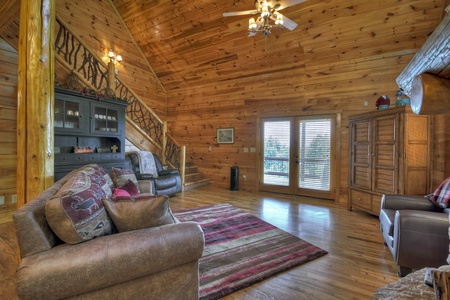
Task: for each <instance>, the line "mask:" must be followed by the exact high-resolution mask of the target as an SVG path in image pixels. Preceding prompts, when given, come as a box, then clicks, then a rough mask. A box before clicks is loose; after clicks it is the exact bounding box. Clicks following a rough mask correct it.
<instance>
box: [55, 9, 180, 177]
mask: <svg viewBox="0 0 450 300" xmlns="http://www.w3.org/2000/svg"><path fill="white" fill-rule="evenodd" d="M56 21H57V22H56V27H57V28H56V37H55V53H56V54H57V56H56V58H57V59H58V61H59V62H60V63H62V64H63V65H64V66H65V67H66V68H67V69H68V70H72V71H74V72H75V73H76V74H77V75H78V76H79V77H80V79H81V81H82V82H83V84H86V85H88V86H89V87H90V88H92V89H94V90H95V91H106V88H107V81H108V80H107V79H108V78H107V74H108V66H107V65H106V63H105V62H104V61H103V60H102V59H101V58H100V57H98V56H97V55H96V54H95V53H93V52H91V51H90V49H89V47H88V46H87V45H86V44H85V43H84V42H83V41H82V40H81V39H80V38H79V37H78V36H77V35H76V34H75V33H74V32H73V31H71V30H70V29H69V27H68V26H67V25H66V24H65V23H64V21H62V20H61V19H60V18H58V17H57V18H56ZM116 79H117V85H116V89H115V92H116V97H117V98H119V99H122V100H125V101H127V102H128V106H127V109H126V116H127V118H128V120H131V121H132V122H133V123H134V124H135V125H137V127H138V128H140V130H141V132H142V133H144V134H145V135H147V137H148V138H149V140H150V141H151V142H152V143H153V144H154V145H155V146H156V147H158V148H159V149H161V150H162V153H163V156H164V160H165V161H166V162H168V163H169V164H171V165H172V166H174V167H176V168H179V169H180V170H181V174H182V181H183V183H184V157H185V147H181V146H180V145H179V144H178V143H176V141H175V140H174V139H173V137H171V136H169V135H167V134H166V130H165V127H166V126H165V122H163V121H162V120H161V119H160V118H158V116H157V115H156V114H155V113H154V112H153V111H152V110H151V109H150V108H149V107H147V105H145V103H144V102H143V101H141V100H140V99H139V97H138V96H137V95H136V94H135V93H134V92H133V91H132V90H131V89H130V88H128V87H127V86H126V84H125V83H124V82H122V81H121V80H120V79H119V78H116Z"/></svg>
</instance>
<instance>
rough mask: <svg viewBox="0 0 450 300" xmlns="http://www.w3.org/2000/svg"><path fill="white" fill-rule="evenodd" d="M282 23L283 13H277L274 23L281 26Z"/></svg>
mask: <svg viewBox="0 0 450 300" xmlns="http://www.w3.org/2000/svg"><path fill="white" fill-rule="evenodd" d="M283 23H284V21H283V15H282V14H277V19H276V20H275V25H277V26H281V25H283Z"/></svg>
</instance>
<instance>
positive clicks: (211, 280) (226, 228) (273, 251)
mask: <svg viewBox="0 0 450 300" xmlns="http://www.w3.org/2000/svg"><path fill="white" fill-rule="evenodd" d="M174 214H175V216H176V217H177V218H178V219H179V220H180V221H181V222H186V221H195V222H198V223H199V224H200V226H201V227H202V229H203V232H204V235H205V249H204V252H203V256H202V258H201V259H200V261H199V272H200V291H199V294H200V299H201V300H207V299H208V300H210V299H218V298H221V297H224V296H226V295H228V294H231V293H233V292H236V291H238V290H240V289H243V288H245V287H248V286H250V285H252V284H255V283H257V282H260V281H262V280H264V279H267V278H269V277H271V276H273V275H275V274H278V273H280V272H283V271H286V270H288V269H291V268H293V267H296V266H299V265H302V264H304V263H306V262H309V261H311V260H314V259H316V258H319V257H321V256H323V255H325V254H327V251H325V250H322V249H320V248H318V247H316V246H314V245H312V244H310V243H308V242H306V241H304V240H302V239H300V238H298V237H296V236H294V235H291V234H289V233H287V232H285V231H283V230H281V229H279V228H277V227H275V226H273V225H271V224H269V223H267V222H265V221H263V220H261V219H259V218H257V217H255V216H253V215H251V214H249V213H246V212H245V211H243V210H241V209H239V208H237V207H235V206H232V205H230V204H219V205H214V206H206V207H199V208H195V209H190V210H182V211H177V212H175V213H174Z"/></svg>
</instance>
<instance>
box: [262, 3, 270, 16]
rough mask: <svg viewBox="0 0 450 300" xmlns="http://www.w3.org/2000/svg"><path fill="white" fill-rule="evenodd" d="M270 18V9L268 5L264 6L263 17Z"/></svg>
mask: <svg viewBox="0 0 450 300" xmlns="http://www.w3.org/2000/svg"><path fill="white" fill-rule="evenodd" d="M268 16H270V12H269V7H268V6H267V5H264V6H263V7H262V9H261V17H263V18H265V17H268Z"/></svg>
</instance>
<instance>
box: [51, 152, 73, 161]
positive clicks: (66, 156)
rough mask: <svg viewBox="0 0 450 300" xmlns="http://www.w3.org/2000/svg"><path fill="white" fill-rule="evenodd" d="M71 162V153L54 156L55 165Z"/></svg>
mask: <svg viewBox="0 0 450 300" xmlns="http://www.w3.org/2000/svg"><path fill="white" fill-rule="evenodd" d="M72 161H73V153H61V154H55V163H68V162H72Z"/></svg>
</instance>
